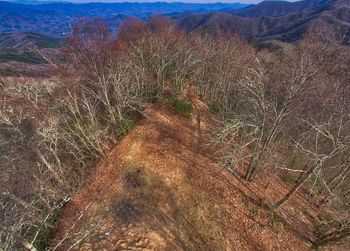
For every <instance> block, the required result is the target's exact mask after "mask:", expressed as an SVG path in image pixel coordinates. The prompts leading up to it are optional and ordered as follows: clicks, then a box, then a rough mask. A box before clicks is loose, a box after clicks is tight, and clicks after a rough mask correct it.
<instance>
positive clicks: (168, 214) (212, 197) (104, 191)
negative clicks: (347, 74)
mask: <svg viewBox="0 0 350 251" xmlns="http://www.w3.org/2000/svg"><path fill="white" fill-rule="evenodd" d="M193 103H194V106H195V109H194V111H193V114H192V116H191V118H186V117H182V116H179V115H176V114H174V113H173V112H172V111H169V110H168V109H165V108H162V107H159V106H153V107H150V108H148V109H146V111H145V115H146V118H145V119H144V120H143V121H141V123H140V124H139V125H138V126H137V127H136V128H135V129H134V130H132V132H131V133H130V134H129V135H128V136H127V137H125V138H124V139H123V140H122V141H121V142H120V144H118V145H117V146H116V147H115V148H114V149H113V151H112V152H111V153H110V154H109V156H108V158H107V159H106V161H105V162H104V163H102V164H101V165H99V166H98V167H97V169H96V171H95V173H94V174H93V176H92V177H91V178H90V181H89V182H88V184H87V185H86V186H85V187H83V188H82V189H81V190H80V191H79V192H78V193H77V194H76V196H75V197H74V198H73V200H72V201H71V202H70V203H69V204H68V205H67V206H66V207H65V210H64V212H63V216H62V218H61V220H60V223H59V227H58V229H57V232H56V235H55V238H54V240H53V243H56V244H57V243H60V245H58V246H57V250H215V251H216V250H298V251H299V250H309V249H310V244H309V242H308V241H307V240H308V239H313V238H314V235H313V234H312V232H313V229H312V225H313V224H312V223H311V222H310V219H312V218H314V217H313V216H315V215H317V214H318V213H319V212H317V211H316V210H314V209H310V208H308V207H307V206H306V205H307V204H306V201H305V199H304V197H303V195H302V194H298V195H297V196H295V197H293V198H292V200H291V201H290V202H288V203H287V204H286V205H285V206H283V208H282V209H281V210H280V211H279V214H280V216H281V217H278V218H277V219H276V220H275V221H274V222H273V223H272V221H271V217H270V214H269V211H268V210H266V209H263V207H262V206H261V205H262V204H263V203H262V201H264V202H267V201H272V198H274V199H276V198H280V197H281V196H283V195H284V194H285V193H286V192H287V191H288V186H287V185H286V184H285V183H283V182H282V181H281V180H277V181H276V182H274V183H273V184H271V185H270V186H269V188H268V189H267V190H266V191H265V188H264V185H266V184H267V183H268V181H269V177H268V176H267V175H266V176H264V175H263V176H262V177H259V179H257V181H256V182H251V183H249V182H245V181H243V180H242V179H240V178H238V177H235V176H234V175H232V174H230V173H229V172H227V171H225V170H223V169H222V168H221V167H219V166H218V165H217V164H216V163H215V160H214V159H213V157H212V149H210V147H209V144H208V142H207V141H208V138H209V135H210V133H211V132H213V130H214V128H215V127H214V125H215V124H216V122H215V118H214V117H213V115H212V114H211V113H210V112H209V111H208V110H207V108H206V107H205V106H204V105H203V104H202V103H201V102H199V101H198V100H196V99H194V100H193ZM333 249H334V250H342V248H341V247H337V248H333ZM343 250H345V249H343Z"/></svg>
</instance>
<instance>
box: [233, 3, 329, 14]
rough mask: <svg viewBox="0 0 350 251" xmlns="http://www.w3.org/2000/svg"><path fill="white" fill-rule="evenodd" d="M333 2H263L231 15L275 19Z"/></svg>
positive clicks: (234, 11) (235, 11)
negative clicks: (275, 17)
mask: <svg viewBox="0 0 350 251" xmlns="http://www.w3.org/2000/svg"><path fill="white" fill-rule="evenodd" d="M331 1H332V0H304V1H298V2H286V1H263V2H261V3H259V4H257V5H253V6H249V7H247V8H244V9H242V10H233V11H230V13H231V14H233V15H235V16H241V17H253V18H258V17H264V16H268V17H273V16H283V15H288V14H294V13H299V12H305V11H308V10H311V9H313V8H317V7H319V6H322V5H324V4H327V3H329V2H331Z"/></svg>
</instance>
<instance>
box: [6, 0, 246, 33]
mask: <svg viewBox="0 0 350 251" xmlns="http://www.w3.org/2000/svg"><path fill="white" fill-rule="evenodd" d="M243 7H247V5H245V4H240V3H232V4H230V3H210V4H195V3H166V2H152V3H131V2H127V3H86V4H73V3H65V2H58V3H46V4H36V5H25V4H18V3H10V2H0V32H27V31H31V32H39V33H46V34H51V35H56V36H64V35H66V34H67V33H69V31H70V28H71V26H72V24H74V23H75V22H77V21H78V20H79V19H81V18H87V19H94V18H98V19H106V20H107V21H109V22H111V21H112V20H113V18H115V17H116V16H117V17H120V15H124V16H136V17H139V18H147V17H149V16H150V15H151V14H171V13H180V12H195V13H206V12H212V11H231V10H234V9H238V8H243ZM118 21H120V20H118ZM112 24H113V23H112ZM110 27H112V29H115V27H114V26H110Z"/></svg>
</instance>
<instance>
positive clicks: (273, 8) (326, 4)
mask: <svg viewBox="0 0 350 251" xmlns="http://www.w3.org/2000/svg"><path fill="white" fill-rule="evenodd" d="M173 18H174V19H175V20H176V22H177V24H178V26H179V27H180V28H182V29H185V30H186V31H199V32H215V31H218V30H221V31H227V32H236V33H238V34H240V35H241V36H242V37H245V38H247V39H251V40H254V41H256V42H261V41H266V40H280V41H284V42H294V41H297V40H299V39H301V38H302V37H303V35H304V34H305V32H306V31H307V30H308V28H309V27H310V26H311V25H316V26H321V25H325V26H328V27H330V28H331V29H332V30H333V31H334V32H335V36H336V39H337V40H338V41H340V42H341V43H343V44H349V42H350V0H323V1H320V0H304V1H300V2H294V3H289V2H284V1H267V2H262V3H260V4H258V5H255V6H251V7H247V8H244V9H241V10H238V11H229V12H227V13H217V12H214V13H204V14H198V13H194V14H180V15H174V16H173Z"/></svg>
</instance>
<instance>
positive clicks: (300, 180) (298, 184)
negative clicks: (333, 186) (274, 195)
mask: <svg viewBox="0 0 350 251" xmlns="http://www.w3.org/2000/svg"><path fill="white" fill-rule="evenodd" d="M315 169H316V167H314V168H310V169H309V170H308V171H307V172H306V173H302V174H301V175H300V176H299V178H298V180H297V181H296V183H295V185H294V186H293V187H292V189H290V190H289V192H288V193H287V195H286V196H284V197H283V198H282V199H280V200H279V201H277V202H276V203H275V204H274V205H273V206H272V209H273V210H277V209H278V208H279V207H280V206H282V205H283V204H284V203H285V202H287V201H288V200H289V199H290V197H292V195H293V194H295V193H296V192H297V191H298V190H299V188H300V187H301V186H302V185H303V184H304V183H305V182H306V181H307V180H308V179H309V178H310V177H311V175H312V173H313V171H314V170H315Z"/></svg>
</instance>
